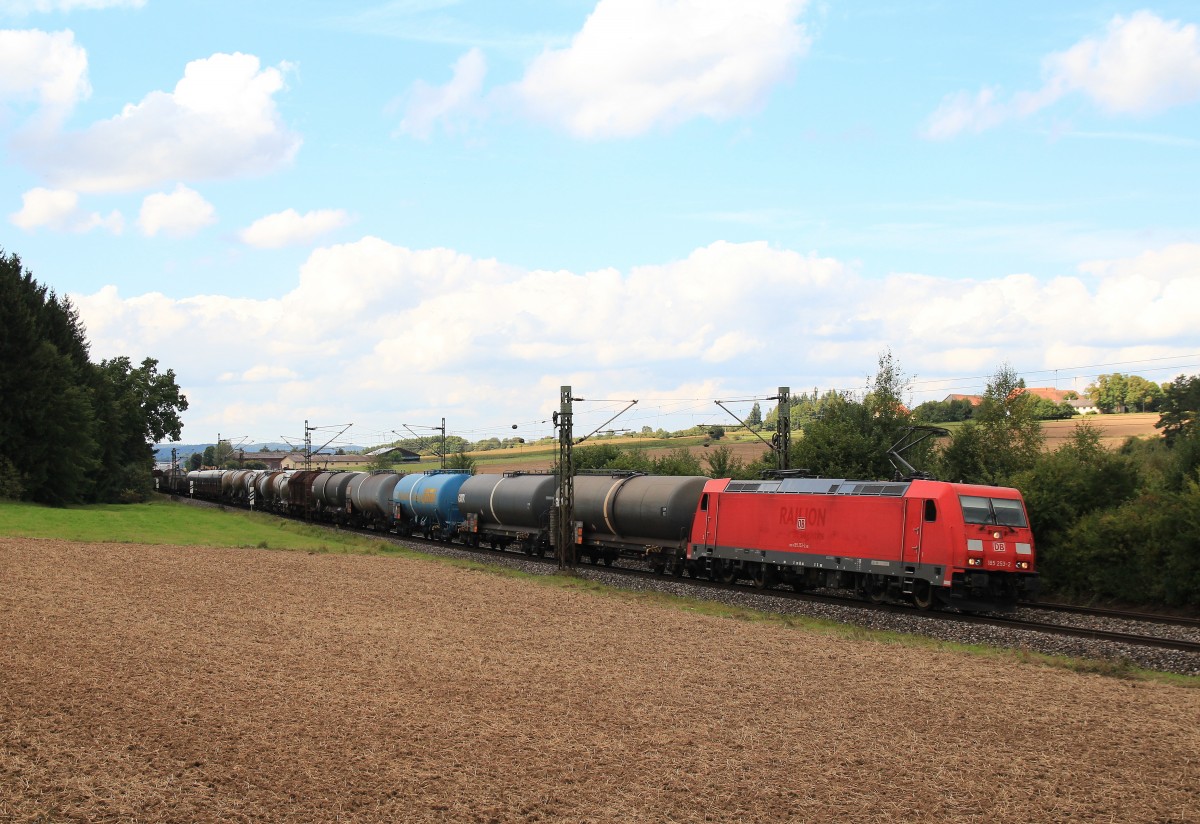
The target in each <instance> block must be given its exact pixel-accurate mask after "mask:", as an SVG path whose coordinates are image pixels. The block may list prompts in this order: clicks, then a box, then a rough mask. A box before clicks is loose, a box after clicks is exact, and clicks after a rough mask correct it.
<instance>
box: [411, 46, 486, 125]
mask: <svg viewBox="0 0 1200 824" xmlns="http://www.w3.org/2000/svg"><path fill="white" fill-rule="evenodd" d="M486 74H487V61H486V60H485V59H484V56H483V52H481V51H480V50H479V49H471V50H470V51H469V52H467V53H466V54H464V55H463V56H462V57H460V58H458V60H457V62H455V64H454V75H453V77H452V78H451V79H450V81H449V82H448V83H446V85H444V86H430V85H428V84H427V83H425V82H423V81H420V80H418V81H417V82H416V83H414V84H413V87H412V90H411V91H410V92H409V100H408V105H407V106H406V107H405V111H404V119H403V120H401V121H400V126H399V128H398V129H397V131H399V132H401V133H403V134H409V135H413V136H414V137H420V138H423V139H424V138H428V137H429V136H430V134H432V133H433V128H434V126H435V125H436V124H437V123H438V122H441V123H442V124H443V126H444V128H446V129H448V130H453V128H454V123H455V121H456V119H460V118H463V117H467V116H470V115H472V114H475V113H478V111H479V110H480V107H481V102H480V92H481V90H482V89H483V78H484V75H486Z"/></svg>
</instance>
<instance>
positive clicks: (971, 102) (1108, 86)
mask: <svg viewBox="0 0 1200 824" xmlns="http://www.w3.org/2000/svg"><path fill="white" fill-rule="evenodd" d="M1042 74H1043V77H1044V84H1043V86H1042V87H1041V88H1040V89H1038V90H1036V91H1033V92H1018V93H1016V94H1015V95H1013V97H1012V99H1011V100H1008V101H1004V100H1002V99H1000V97H999V95H997V93H996V91H995V90H993V89H986V88H985V89H983V90H981V91H980V92H979V93H978V94H977V95H970V94H968V93H966V92H958V93H956V94H951V95H947V97H946V98H945V99H944V100H943V101H942V103H941V105H940V106H939V107H938V109H937V111H935V112H934V113H933V114H932V115H931V116H930V118H929V120H928V121H927V123H926V124H925V128H924V134H925V136H926V137H928V138H931V139H935V140H943V139H947V138H951V137H954V136H956V135H958V134H960V133H962V132H964V131H971V132H981V131H984V130H986V129H990V128H992V127H994V126H997V125H999V124H1000V123H1003V122H1005V121H1007V120H1013V119H1018V118H1023V117H1028V116H1029V115H1032V114H1034V113H1035V112H1038V111H1040V110H1042V109H1044V108H1046V107H1047V106H1050V105H1051V104H1053V103H1055V102H1057V101H1058V100H1059V99H1060V98H1062V97H1064V96H1065V95H1067V94H1070V93H1072V92H1078V93H1080V94H1083V95H1084V96H1086V97H1088V98H1089V99H1091V100H1092V102H1094V103H1095V104H1097V105H1098V106H1099V107H1100V108H1101V109H1102V110H1104V111H1105V112H1107V113H1109V114H1132V115H1149V114H1154V113H1156V112H1160V111H1162V110H1164V109H1168V108H1171V107H1173V106H1180V105H1185V104H1188V103H1192V102H1195V101H1196V100H1198V99H1200V30H1198V29H1197V27H1196V25H1195V24H1187V25H1184V24H1183V23H1181V22H1180V21H1178V20H1172V21H1167V20H1163V19H1162V18H1160V17H1157V16H1156V15H1154V14H1153V13H1151V12H1148V11H1139V12H1135V13H1134V14H1133V15H1131V16H1130V17H1128V18H1126V17H1121V16H1119V15H1118V16H1116V17H1114V18H1113V19H1112V20H1111V21H1110V22H1109V24H1108V29H1107V31H1106V33H1105V35H1104V37H1103V38H1095V37H1087V38H1084V39H1083V40H1081V41H1079V42H1078V43H1076V44H1075V45H1074V46H1071V47H1070V48H1069V49H1067V50H1066V51H1062V52H1055V53H1053V54H1050V55H1048V56H1047V57H1046V58H1045V59H1044V60H1043V61H1042Z"/></svg>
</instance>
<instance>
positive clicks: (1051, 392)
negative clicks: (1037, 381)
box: [1013, 386, 1076, 403]
mask: <svg viewBox="0 0 1200 824" xmlns="http://www.w3.org/2000/svg"><path fill="white" fill-rule="evenodd" d="M1013 393H1014V394H1026V395H1033V396H1034V397H1035V398H1042V399H1043V400H1047V401H1050V402H1052V403H1066V402H1067V401H1069V400H1070V398H1068V397H1067V396H1068V395H1075V394H1076V393H1075V392H1074V391H1073V390H1071V389H1054V388H1053V387H1050V386H1027V387H1025V388H1024V389H1015V390H1013Z"/></svg>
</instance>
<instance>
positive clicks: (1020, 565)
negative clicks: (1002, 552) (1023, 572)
mask: <svg viewBox="0 0 1200 824" xmlns="http://www.w3.org/2000/svg"><path fill="white" fill-rule="evenodd" d="M1017 569H1029V562H1028V561H1017Z"/></svg>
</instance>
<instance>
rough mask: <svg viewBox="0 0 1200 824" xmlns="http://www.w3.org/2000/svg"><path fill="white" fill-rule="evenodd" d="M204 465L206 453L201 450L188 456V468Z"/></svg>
mask: <svg viewBox="0 0 1200 824" xmlns="http://www.w3.org/2000/svg"><path fill="white" fill-rule="evenodd" d="M202 466H204V455H203V454H202V453H200V452H193V453H192V454H191V455H190V456H189V457H188V469H191V470H193V471H194V470H197V469H199V468H200V467H202ZM263 467H264V468H265V467H266V464H263Z"/></svg>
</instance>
